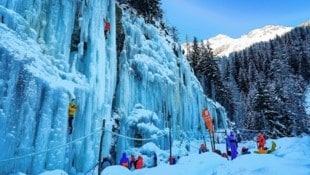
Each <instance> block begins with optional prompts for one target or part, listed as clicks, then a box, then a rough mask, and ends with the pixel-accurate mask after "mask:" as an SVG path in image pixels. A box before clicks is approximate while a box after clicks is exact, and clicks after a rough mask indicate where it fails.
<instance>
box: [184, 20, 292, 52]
mask: <svg viewBox="0 0 310 175" xmlns="http://www.w3.org/2000/svg"><path fill="white" fill-rule="evenodd" d="M291 30H292V27H284V26H273V25H267V26H265V27H263V28H259V29H255V30H252V31H250V32H249V33H248V34H245V35H242V36H241V37H240V38H236V39H234V38H230V37H229V36H226V35H223V34H219V35H217V36H215V37H213V38H210V39H207V40H204V41H203V42H204V43H206V42H209V43H210V46H211V48H212V49H213V54H214V56H216V57H222V56H228V55H229V54H230V53H232V52H236V51H240V50H243V49H245V48H247V47H249V46H251V45H252V44H254V43H258V42H263V41H268V40H271V39H273V38H275V37H276V36H281V35H283V34H285V33H287V32H289V31H291ZM189 45H191V43H189ZM182 48H183V49H184V50H185V53H187V51H186V44H183V45H182Z"/></svg>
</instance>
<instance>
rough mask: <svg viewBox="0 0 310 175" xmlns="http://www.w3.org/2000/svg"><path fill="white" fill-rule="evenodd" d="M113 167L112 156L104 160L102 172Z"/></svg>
mask: <svg viewBox="0 0 310 175" xmlns="http://www.w3.org/2000/svg"><path fill="white" fill-rule="evenodd" d="M111 165H113V163H112V159H111V156H108V157H105V158H103V160H102V162H101V171H102V170H104V169H105V168H106V167H108V166H111Z"/></svg>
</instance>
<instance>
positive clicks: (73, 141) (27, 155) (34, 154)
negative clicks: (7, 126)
mask: <svg viewBox="0 0 310 175" xmlns="http://www.w3.org/2000/svg"><path fill="white" fill-rule="evenodd" d="M99 131H102V128H100V129H96V130H95V131H93V132H91V133H89V134H88V135H85V136H83V137H80V138H77V139H75V140H72V141H70V142H67V143H66V144H62V145H59V146H55V147H53V148H49V149H46V150H43V151H39V152H34V153H30V154H25V155H22V156H16V157H12V158H9V159H3V160H0V164H1V163H4V162H9V161H13V160H17V159H22V158H26V157H34V156H36V155H40V154H44V153H47V152H50V151H53V150H58V149H61V148H63V147H67V146H68V145H71V144H73V143H75V142H78V141H81V140H84V139H86V138H88V137H90V136H92V135H94V134H96V133H97V132H99ZM104 131H107V132H110V133H112V134H113V135H116V136H119V137H122V138H126V139H130V140H138V141H150V140H154V139H158V138H160V137H163V136H165V135H166V134H162V135H160V136H158V137H157V138H146V139H139V138H132V137H128V136H125V135H122V134H118V133H115V132H113V131H110V130H104Z"/></svg>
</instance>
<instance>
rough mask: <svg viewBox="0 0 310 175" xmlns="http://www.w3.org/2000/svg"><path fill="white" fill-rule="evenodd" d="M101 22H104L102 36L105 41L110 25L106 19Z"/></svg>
mask: <svg viewBox="0 0 310 175" xmlns="http://www.w3.org/2000/svg"><path fill="white" fill-rule="evenodd" d="M103 22H104V36H105V39H107V35H108V32H110V28H111V25H110V23H109V22H108V21H107V20H106V19H103Z"/></svg>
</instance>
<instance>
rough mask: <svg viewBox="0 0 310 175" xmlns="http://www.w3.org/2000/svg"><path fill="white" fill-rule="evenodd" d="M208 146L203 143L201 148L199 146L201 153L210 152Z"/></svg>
mask: <svg viewBox="0 0 310 175" xmlns="http://www.w3.org/2000/svg"><path fill="white" fill-rule="evenodd" d="M208 151H209V150H208V148H207V147H206V145H205V144H201V145H200V148H199V154H201V153H204V152H208Z"/></svg>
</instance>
